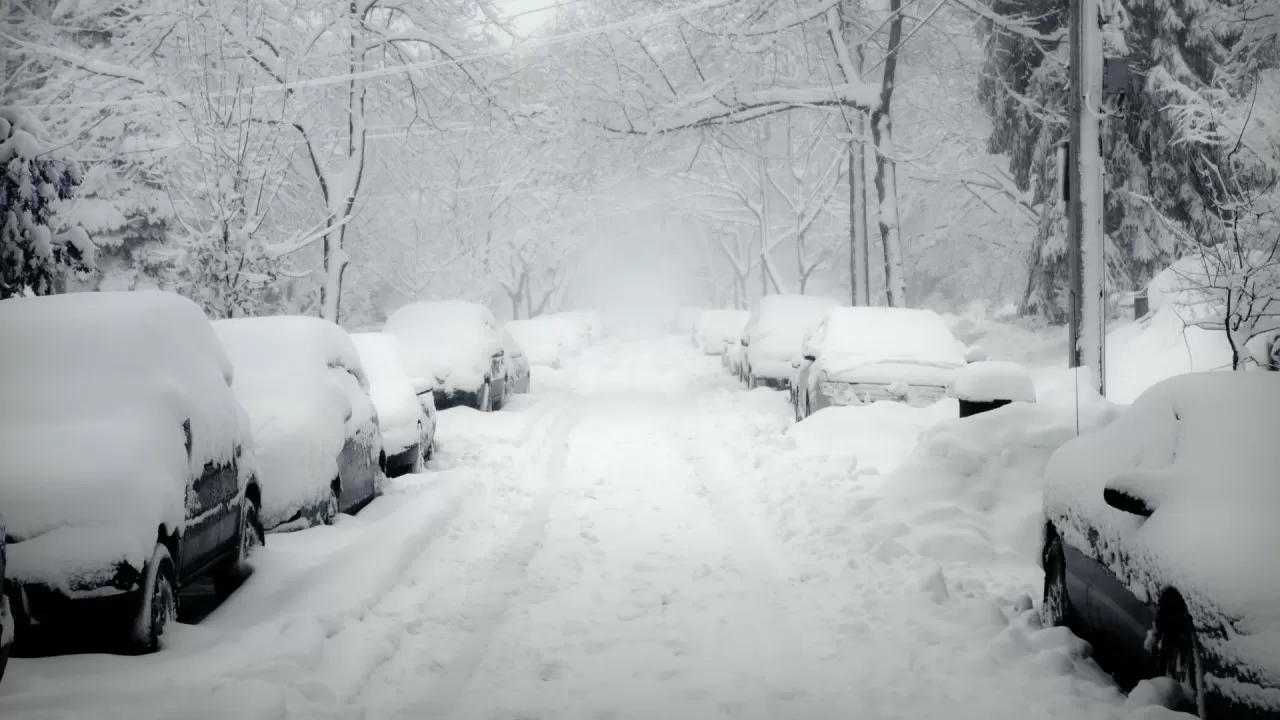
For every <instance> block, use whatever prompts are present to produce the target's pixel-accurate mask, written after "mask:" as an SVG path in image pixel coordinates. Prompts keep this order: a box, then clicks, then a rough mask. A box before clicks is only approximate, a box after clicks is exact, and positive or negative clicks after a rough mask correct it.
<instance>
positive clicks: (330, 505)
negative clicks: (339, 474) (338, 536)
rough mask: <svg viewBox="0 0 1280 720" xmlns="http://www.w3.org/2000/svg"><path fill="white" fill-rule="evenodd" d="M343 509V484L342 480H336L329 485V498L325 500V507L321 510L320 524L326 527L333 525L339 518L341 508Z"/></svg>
mask: <svg viewBox="0 0 1280 720" xmlns="http://www.w3.org/2000/svg"><path fill="white" fill-rule="evenodd" d="M341 507H342V484H341V481H340V480H337V479H335V480H334V481H333V482H331V483H329V496H328V497H326V498H325V501H324V507H322V508H320V522H321V523H322V524H324V525H332V524H333V521H334V520H336V519H337V518H338V512H339V508H341Z"/></svg>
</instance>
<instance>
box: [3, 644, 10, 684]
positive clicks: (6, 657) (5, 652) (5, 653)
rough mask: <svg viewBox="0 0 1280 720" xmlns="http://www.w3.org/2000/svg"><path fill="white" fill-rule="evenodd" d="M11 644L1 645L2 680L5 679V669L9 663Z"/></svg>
mask: <svg viewBox="0 0 1280 720" xmlns="http://www.w3.org/2000/svg"><path fill="white" fill-rule="evenodd" d="M11 647H12V646H11V645H6V646H5V647H0V680H4V669H5V668H6V667H8V665H9V649H10V648H11Z"/></svg>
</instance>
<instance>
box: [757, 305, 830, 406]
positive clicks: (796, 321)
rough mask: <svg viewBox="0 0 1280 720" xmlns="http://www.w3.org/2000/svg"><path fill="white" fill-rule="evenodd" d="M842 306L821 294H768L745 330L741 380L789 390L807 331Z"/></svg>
mask: <svg viewBox="0 0 1280 720" xmlns="http://www.w3.org/2000/svg"><path fill="white" fill-rule="evenodd" d="M839 306H840V303H839V302H838V301H836V300H834V299H832V298H829V297H822V296H819V295H767V296H765V297H763V298H761V299H760V305H759V306H757V307H756V309H755V311H754V312H752V313H751V319H750V320H748V321H747V326H746V328H745V329H743V331H742V338H741V340H740V341H739V342H740V343H741V344H742V356H743V357H742V377H743V378H744V379H745V380H746V383H747V387H749V388H755V387H757V386H761V385H763V386H765V387H771V388H775V389H778V390H786V389H788V388H789V387H790V385H791V375H792V367H791V358H792V357H794V356H795V354H796V353H797V352H799V350H800V346H801V344H802V343H803V341H804V337H805V332H806V331H808V330H809V329H810V328H812V327H813V326H814V325H816V324H817V323H818V322H819V321H821V320H822V318H823V317H825V316H826V314H827V313H828V312H830V311H831V309H832V308H836V307H839Z"/></svg>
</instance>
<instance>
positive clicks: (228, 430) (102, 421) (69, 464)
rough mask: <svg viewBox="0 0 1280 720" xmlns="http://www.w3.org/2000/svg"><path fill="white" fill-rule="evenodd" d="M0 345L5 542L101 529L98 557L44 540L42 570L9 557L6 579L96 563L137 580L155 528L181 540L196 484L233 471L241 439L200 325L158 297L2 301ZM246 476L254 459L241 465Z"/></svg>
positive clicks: (221, 361) (37, 561) (219, 358)
mask: <svg viewBox="0 0 1280 720" xmlns="http://www.w3.org/2000/svg"><path fill="white" fill-rule="evenodd" d="M0 338H3V341H2V342H0V367H3V368H4V372H3V373H0V398H3V401H2V402H0V458H3V461H2V462H0V508H3V509H4V512H5V518H6V521H7V523H8V527H7V530H6V532H7V533H8V534H9V535H11V536H13V537H16V538H20V539H28V538H33V537H36V536H40V535H43V534H46V533H50V534H52V533H53V532H54V531H57V530H59V529H68V528H84V527H88V526H95V525H96V526H101V527H102V528H103V534H102V538H103V540H102V542H101V543H99V544H95V545H88V546H84V547H82V548H81V549H79V550H77V549H76V547H75V543H70V544H69V543H64V542H54V541H53V540H52V539H51V540H50V541H48V542H46V543H45V544H44V550H43V551H42V552H44V555H43V556H42V557H40V558H36V557H28V556H27V551H26V550H21V549H20V548H21V547H22V545H15V546H13V547H11V548H10V561H11V568H12V569H11V572H12V573H13V575H14V576H15V577H21V576H22V574H23V573H25V572H27V571H32V572H34V571H35V570H36V569H38V568H43V569H44V570H46V571H49V572H54V570H55V568H58V567H61V568H72V567H76V566H81V567H85V568H86V569H87V566H89V565H92V564H93V562H95V561H97V560H101V559H103V558H104V557H111V558H115V559H117V560H123V561H125V562H128V563H130V564H132V565H134V566H135V567H141V566H142V565H143V564H145V562H146V560H147V559H148V558H149V557H150V555H151V551H152V549H153V547H154V544H155V534H156V528H157V527H158V526H159V525H160V524H161V523H164V524H167V525H168V526H169V527H172V528H174V529H177V528H180V527H182V525H183V523H184V521H185V518H186V510H185V501H186V490H185V487H186V484H187V482H188V480H189V479H190V478H191V477H192V476H193V473H198V472H200V471H201V470H202V469H203V467H204V465H205V464H206V463H210V462H212V463H227V462H231V460H232V456H233V453H234V452H235V447H236V445H237V444H242V443H247V442H248V439H249V436H248V422H247V418H246V417H245V415H244V411H243V409H242V408H241V407H240V405H239V404H238V403H237V402H236V399H235V396H234V395H233V394H232V393H231V391H230V388H229V387H228V383H229V381H230V378H231V376H232V367H231V363H230V362H229V361H228V359H227V356H226V355H225V354H224V352H223V350H222V347H221V345H219V343H218V340H217V337H216V336H215V335H214V332H213V330H212V329H211V327H210V325H209V321H208V319H207V318H206V317H205V316H204V313H203V312H201V310H200V309H199V307H197V306H196V305H195V304H194V303H192V302H191V301H189V300H187V299H185V298H183V297H180V296H178V295H174V294H171V293H162V292H121V293H107V292H103V293H84V294H74V295H61V296H55V297H41V298H23V299H10V300H5V301H3V302H0ZM187 421H189V422H190V427H191V450H190V456H189V457H188V453H187V450H186V449H185V443H186V438H185V434H184V431H183V423H184V422H187ZM251 464H252V453H251V452H250V453H249V454H248V457H245V458H242V465H245V466H250V467H245V468H244V469H246V470H251ZM242 476H244V474H243V473H242ZM36 549H37V548H36V546H30V550H31V552H35V550H36Z"/></svg>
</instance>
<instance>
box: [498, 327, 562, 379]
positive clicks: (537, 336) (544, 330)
mask: <svg viewBox="0 0 1280 720" xmlns="http://www.w3.org/2000/svg"><path fill="white" fill-rule="evenodd" d="M506 329H507V332H509V333H511V337H512V338H514V339H515V342H516V344H517V345H519V346H520V348H521V349H522V350H523V351H524V357H525V360H527V361H528V363H529V364H530V365H542V366H544V367H550V368H559V367H560V354H561V351H562V348H561V335H562V333H563V329H562V327H561V325H560V324H559V323H558V322H556V321H553V320H549V319H547V318H540V317H536V318H529V319H527V320H511V321H509V322H508V323H507V324H506Z"/></svg>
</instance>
